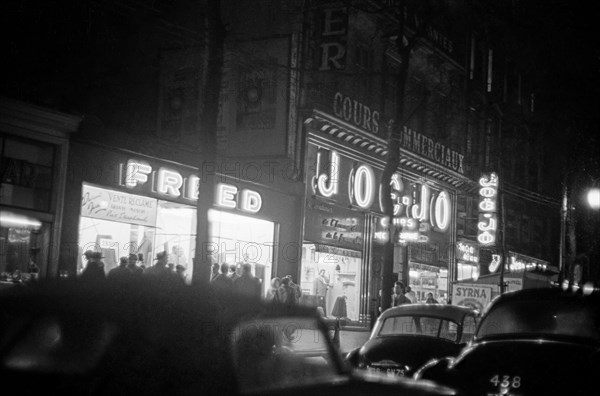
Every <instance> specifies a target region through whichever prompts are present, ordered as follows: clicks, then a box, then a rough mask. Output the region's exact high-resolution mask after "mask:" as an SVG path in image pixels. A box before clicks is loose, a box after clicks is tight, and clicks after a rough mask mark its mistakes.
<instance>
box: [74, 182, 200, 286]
mask: <svg viewBox="0 0 600 396" xmlns="http://www.w3.org/2000/svg"><path fill="white" fill-rule="evenodd" d="M81 205H82V208H81V219H80V222H79V249H80V254H79V258H80V259H79V262H78V273H79V272H81V270H82V269H83V268H82V267H83V265H85V262H84V260H82V255H83V253H84V252H85V251H86V250H94V251H101V252H102V255H103V256H104V259H103V261H104V268H105V271H107V272H108V271H109V270H111V269H112V268H114V267H116V266H117V265H118V263H119V258H120V257H122V256H127V255H129V254H131V253H134V254H136V255H138V257H139V265H143V266H145V267H149V266H152V265H153V264H154V258H155V257H156V254H157V253H158V252H162V251H165V252H168V254H169V256H168V263H169V264H172V265H173V267H175V265H177V264H181V265H183V266H184V267H185V269H186V272H185V274H186V280H187V281H188V282H190V281H191V274H192V272H193V268H192V261H191V259H192V258H193V252H194V247H195V246H194V245H195V234H196V208H195V207H193V206H190V205H183V204H179V203H173V202H168V201H160V200H156V199H154V198H149V197H145V196H141V195H134V194H128V193H124V192H120V191H116V190H110V189H105V188H100V187H96V186H92V185H89V184H84V185H83V190H82V203H81Z"/></svg>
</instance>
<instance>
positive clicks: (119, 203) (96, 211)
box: [81, 184, 157, 227]
mask: <svg viewBox="0 0 600 396" xmlns="http://www.w3.org/2000/svg"><path fill="white" fill-rule="evenodd" d="M156 207H157V200H156V199H154V198H149V197H143V196H141V195H133V194H127V193H124V192H120V191H114V190H108V189H105V188H99V187H94V186H90V185H88V184H84V185H83V189H82V193H81V216H84V217H93V218H96V219H102V220H110V221H118V222H121V223H129V224H139V225H143V226H152V227H153V226H155V225H156Z"/></svg>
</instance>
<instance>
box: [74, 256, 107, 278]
mask: <svg viewBox="0 0 600 396" xmlns="http://www.w3.org/2000/svg"><path fill="white" fill-rule="evenodd" d="M84 256H85V257H86V259H87V265H86V266H85V268H84V269H83V271H81V275H80V277H81V279H82V280H85V281H92V282H99V281H104V280H106V274H105V273H104V262H102V259H103V258H104V257H103V256H102V253H100V252H94V251H91V250H88V251H86V252H85V253H84Z"/></svg>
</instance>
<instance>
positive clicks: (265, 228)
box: [208, 209, 275, 295]
mask: <svg viewBox="0 0 600 396" xmlns="http://www.w3.org/2000/svg"><path fill="white" fill-rule="evenodd" d="M208 219H209V221H210V224H211V228H210V234H211V235H212V237H211V238H212V239H211V242H212V243H213V244H214V246H213V252H214V257H216V259H217V260H216V261H217V262H218V263H219V264H223V263H227V264H236V265H237V264H239V263H243V262H246V263H250V264H251V265H252V273H253V275H254V276H256V277H258V278H259V279H260V280H261V283H262V292H263V295H265V294H266V292H267V290H268V288H269V285H270V282H271V278H272V266H273V244H274V237H275V223H272V222H270V221H266V220H260V219H255V218H252V217H249V216H242V215H238V214H234V213H229V212H224V211H220V210H214V209H211V210H209V212H208Z"/></svg>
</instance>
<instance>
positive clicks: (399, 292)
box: [392, 281, 411, 307]
mask: <svg viewBox="0 0 600 396" xmlns="http://www.w3.org/2000/svg"><path fill="white" fill-rule="evenodd" d="M404 293H405V290H404V283H402V282H399V281H398V282H396V283H395V284H394V293H393V294H392V307H397V306H398V305H402V304H410V303H411V302H410V300H409V299H408V297H406V296H405V295H404Z"/></svg>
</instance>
